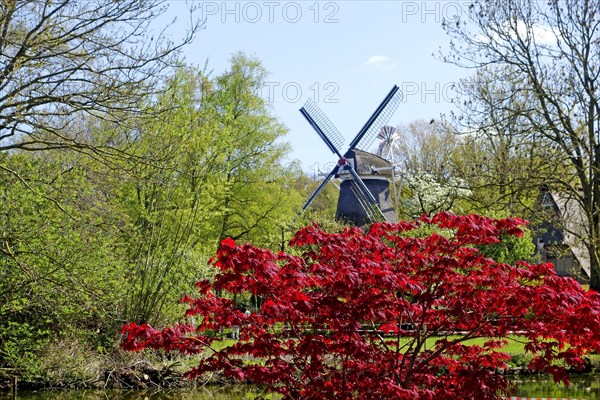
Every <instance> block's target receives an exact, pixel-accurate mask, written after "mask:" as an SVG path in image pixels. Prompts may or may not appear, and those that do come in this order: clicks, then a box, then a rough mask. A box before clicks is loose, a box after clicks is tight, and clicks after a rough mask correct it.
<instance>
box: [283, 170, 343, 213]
mask: <svg viewBox="0 0 600 400" xmlns="http://www.w3.org/2000/svg"><path fill="white" fill-rule="evenodd" d="M339 168H340V167H339V165H336V166H335V167H334V168H333V169H332V170H331V172H330V173H329V175H327V177H325V179H324V180H323V182H321V184H320V185H319V187H318V188H317V190H315V191H314V193H313V194H312V195H311V196H310V197H309V198H308V200H307V201H306V204H304V207H302V211H300V212H299V213H298V215H297V216H296V218H295V219H294V222H295V221H296V219H298V217H300V215H302V214H303V213H304V211H306V209H307V208H308V206H310V203H312V202H313V200H314V199H315V197H317V195H318V194H319V192H320V191H321V190H323V188H324V187H325V185H327V182H329V181H330V180H331V178H333V177H334V176H335V175H336V174H337V172H338V170H339Z"/></svg>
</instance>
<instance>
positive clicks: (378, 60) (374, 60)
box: [365, 55, 387, 65]
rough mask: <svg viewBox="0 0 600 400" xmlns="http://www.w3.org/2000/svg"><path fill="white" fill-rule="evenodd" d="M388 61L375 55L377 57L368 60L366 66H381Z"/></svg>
mask: <svg viewBox="0 0 600 400" xmlns="http://www.w3.org/2000/svg"><path fill="white" fill-rule="evenodd" d="M386 61H387V57H385V56H380V55H375V56H371V57H369V59H368V60H367V62H366V63H365V64H367V65H371V64H381V63H383V62H386Z"/></svg>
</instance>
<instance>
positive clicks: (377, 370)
mask: <svg viewBox="0 0 600 400" xmlns="http://www.w3.org/2000/svg"><path fill="white" fill-rule="evenodd" d="M522 224H524V221H522V220H519V219H514V218H508V219H503V220H494V219H489V218H485V217H481V216H477V215H469V216H455V215H453V214H450V213H442V214H439V215H437V216H435V217H433V218H431V219H430V218H427V217H423V218H421V219H420V220H419V221H415V222H406V221H405V222H401V223H398V224H389V223H378V224H374V225H373V226H371V228H370V230H369V231H368V232H367V233H364V232H363V231H361V230H360V229H358V228H348V229H346V230H344V231H343V232H341V233H326V232H323V231H321V230H319V229H318V227H316V226H310V227H307V228H304V229H301V230H300V231H299V232H297V233H296V235H295V237H294V238H293V239H292V241H291V242H290V245H291V254H286V253H274V252H272V251H270V250H264V249H260V248H257V247H254V246H252V245H250V244H244V245H238V244H236V243H235V242H234V241H233V240H229V239H227V240H224V241H223V242H222V244H221V246H220V249H219V251H218V253H217V256H216V258H215V259H214V260H213V261H212V263H213V264H214V266H215V267H216V268H218V269H219V273H218V274H217V276H216V277H215V279H214V280H212V281H202V282H199V283H198V284H197V287H198V290H199V295H197V296H195V297H191V296H186V297H185V298H184V299H183V301H184V302H186V303H188V304H189V310H188V311H187V316H190V317H191V316H194V317H195V320H196V321H198V325H197V326H192V325H191V324H182V325H176V326H174V327H171V328H166V329H164V330H162V331H159V330H156V329H154V328H152V327H150V326H148V325H139V326H138V325H136V324H134V323H131V324H128V325H126V326H124V328H123V334H124V340H123V347H124V348H126V349H129V350H139V349H143V348H151V349H164V350H168V351H172V350H175V351H179V352H181V353H184V354H200V353H202V354H204V357H203V358H201V359H200V361H199V365H198V366H197V367H195V368H194V369H192V370H191V371H189V372H188V373H187V376H189V377H190V378H192V377H196V376H199V375H202V374H203V373H205V372H208V371H222V373H223V374H224V375H225V376H228V377H232V378H235V379H238V380H240V381H250V382H253V383H256V384H259V385H262V386H263V387H265V388H266V390H267V391H272V392H278V393H281V394H282V395H283V396H284V398H288V399H308V398H327V399H351V398H369V399H390V398H397V399H415V398H419V399H497V398H504V397H505V396H506V395H507V394H508V391H509V382H508V381H507V379H506V378H505V377H504V376H503V375H501V374H499V372H500V371H502V370H504V369H506V368H507V361H509V360H510V356H509V355H508V354H505V353H504V352H503V351H502V346H503V345H504V344H505V343H506V338H507V337H508V336H509V335H511V334H518V336H519V338H521V339H522V340H523V341H525V342H526V349H527V350H528V351H530V352H531V353H532V354H533V355H534V358H533V361H532V362H531V364H530V368H534V369H536V370H539V371H546V372H549V373H552V374H553V375H554V378H555V380H557V381H564V382H568V375H567V373H566V369H565V368H566V367H575V368H577V367H582V366H583V359H582V356H583V355H584V354H585V353H586V352H588V351H590V350H591V351H598V349H599V348H600V335H598V333H597V332H598V331H599V330H598V329H599V328H600V296H599V295H598V294H597V293H594V292H588V291H585V290H583V289H582V288H581V286H580V285H579V284H578V283H577V282H575V281H574V280H572V279H569V278H562V277H558V276H557V275H556V274H555V273H554V270H553V268H552V266H551V265H550V264H541V265H531V264H528V263H526V262H521V263H519V264H518V265H516V266H511V265H507V264H502V263H497V262H495V261H493V260H491V259H489V258H486V257H484V256H483V255H482V254H481V253H480V252H479V251H478V250H477V249H476V246H479V245H485V244H491V243H496V242H498V240H499V239H498V238H499V236H500V235H501V234H503V233H504V234H511V235H520V234H521V233H522V231H521V229H520V226H521V225H522ZM427 226H434V227H435V231H436V232H438V233H433V234H430V235H428V236H426V237H414V236H422V235H413V233H414V231H415V230H416V229H421V230H420V231H419V232H422V231H423V229H422V228H423V227H427ZM430 231H433V230H431V229H430ZM411 235H412V236H411ZM217 293H223V294H229V295H230V296H229V297H232V296H231V295H233V294H237V295H238V296H239V295H241V294H245V293H246V294H247V293H250V294H252V295H254V296H258V297H260V298H261V299H262V306H261V308H260V310H255V312H252V313H250V314H249V315H248V313H244V312H243V311H242V310H240V309H239V308H236V304H235V303H234V301H233V300H231V299H230V298H226V297H225V296H218V295H217ZM233 326H239V327H241V336H240V340H239V341H237V342H236V343H235V344H233V345H231V346H229V347H224V348H222V346H215V342H219V341H221V340H223V338H222V337H221V336H220V335H219V334H218V332H219V330H221V329H223V328H231V327H233ZM432 338H433V339H432ZM474 338H485V340H484V341H479V343H480V344H479V345H475V344H472V342H469V340H470V339H474ZM427 339H429V341H427ZM432 343H435V344H432ZM481 343H483V344H481Z"/></svg>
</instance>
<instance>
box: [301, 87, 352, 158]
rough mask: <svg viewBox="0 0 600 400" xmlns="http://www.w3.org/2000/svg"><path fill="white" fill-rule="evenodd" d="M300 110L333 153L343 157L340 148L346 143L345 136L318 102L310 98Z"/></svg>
mask: <svg viewBox="0 0 600 400" xmlns="http://www.w3.org/2000/svg"><path fill="white" fill-rule="evenodd" d="M300 112H301V113H302V115H304V118H306V120H307V121H308V123H309V124H310V125H311V126H312V127H313V129H314V130H315V131H317V133H318V134H319V136H320V137H321V139H323V141H324V142H325V144H327V147H329V149H330V150H331V151H332V152H333V153H335V154H337V155H338V157H339V158H342V153H340V151H339V150H338V149H339V148H340V147H342V145H343V144H344V137H343V136H342V134H341V133H340V131H338V130H337V128H336V127H335V125H333V123H332V122H331V121H330V120H329V118H327V116H326V115H325V113H323V111H321V109H320V108H319V107H317V104H316V103H315V102H314V101H313V100H312V99H309V100H308V101H307V102H306V104H304V106H303V107H302V108H301V109H300Z"/></svg>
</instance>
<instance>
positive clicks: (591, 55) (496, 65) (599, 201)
mask: <svg viewBox="0 0 600 400" xmlns="http://www.w3.org/2000/svg"><path fill="white" fill-rule="evenodd" d="M599 9H600V2H599V1H597V0H550V1H548V2H537V1H529V0H507V1H477V2H475V3H474V4H472V6H471V7H470V13H469V15H468V18H466V20H463V21H461V20H457V21H446V23H445V24H444V26H445V29H446V30H447V32H448V33H449V35H450V36H451V37H452V39H453V42H452V45H451V53H450V54H449V55H448V56H447V58H446V60H448V61H450V62H453V63H456V64H458V65H461V66H465V67H478V68H482V67H486V66H488V67H490V68H493V71H494V74H495V77H496V82H513V83H516V84H515V85H514V90H513V91H512V92H510V93H508V92H506V93H505V96H506V97H504V98H503V99H502V101H500V102H496V103H494V105H493V108H492V110H498V111H501V112H502V113H505V118H509V119H512V120H516V121H517V122H518V124H517V126H515V128H516V133H519V134H521V135H536V137H537V138H538V139H539V141H542V142H544V143H547V144H549V145H551V146H550V148H552V149H553V151H554V152H555V154H554V153H552V157H553V162H554V163H558V164H561V165H565V164H568V166H569V167H570V169H571V172H572V175H571V176H568V175H567V176H565V175H562V174H555V175H554V176H552V177H549V178H550V180H551V181H550V183H551V184H553V185H554V186H555V187H556V188H557V189H558V190H560V191H561V192H563V193H565V194H568V195H569V196H570V197H571V199H572V200H573V201H576V202H577V203H578V204H579V206H580V207H581V209H582V210H583V213H584V214H585V216H586V226H585V229H582V230H581V231H579V232H574V233H576V234H578V235H579V236H580V238H581V239H582V240H583V241H584V242H585V243H586V246H587V249H588V252H589V255H590V261H591V276H590V286H591V287H592V288H593V289H595V290H600V212H599V211H600V126H599V123H600V121H599V118H598V117H599V115H600V104H599V96H600V92H599V90H598V85H599V83H600V82H599V74H600V41H599V39H600V31H599V28H600V15H599V13H598V10H599ZM483 84H484V85H488V84H486V83H485V82H484V83H483ZM480 92H481V91H480ZM480 100H481V99H480V96H477V95H476V96H474V97H473V98H472V99H470V101H471V103H469V102H467V103H466V104H467V105H469V104H480ZM524 100H525V101H524ZM502 131H503V130H502V129H499V130H498V132H502ZM549 154H550V153H549ZM559 156H560V157H559ZM554 157H557V158H554ZM558 157H559V158H558ZM572 177H573V178H574V179H572Z"/></svg>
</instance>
